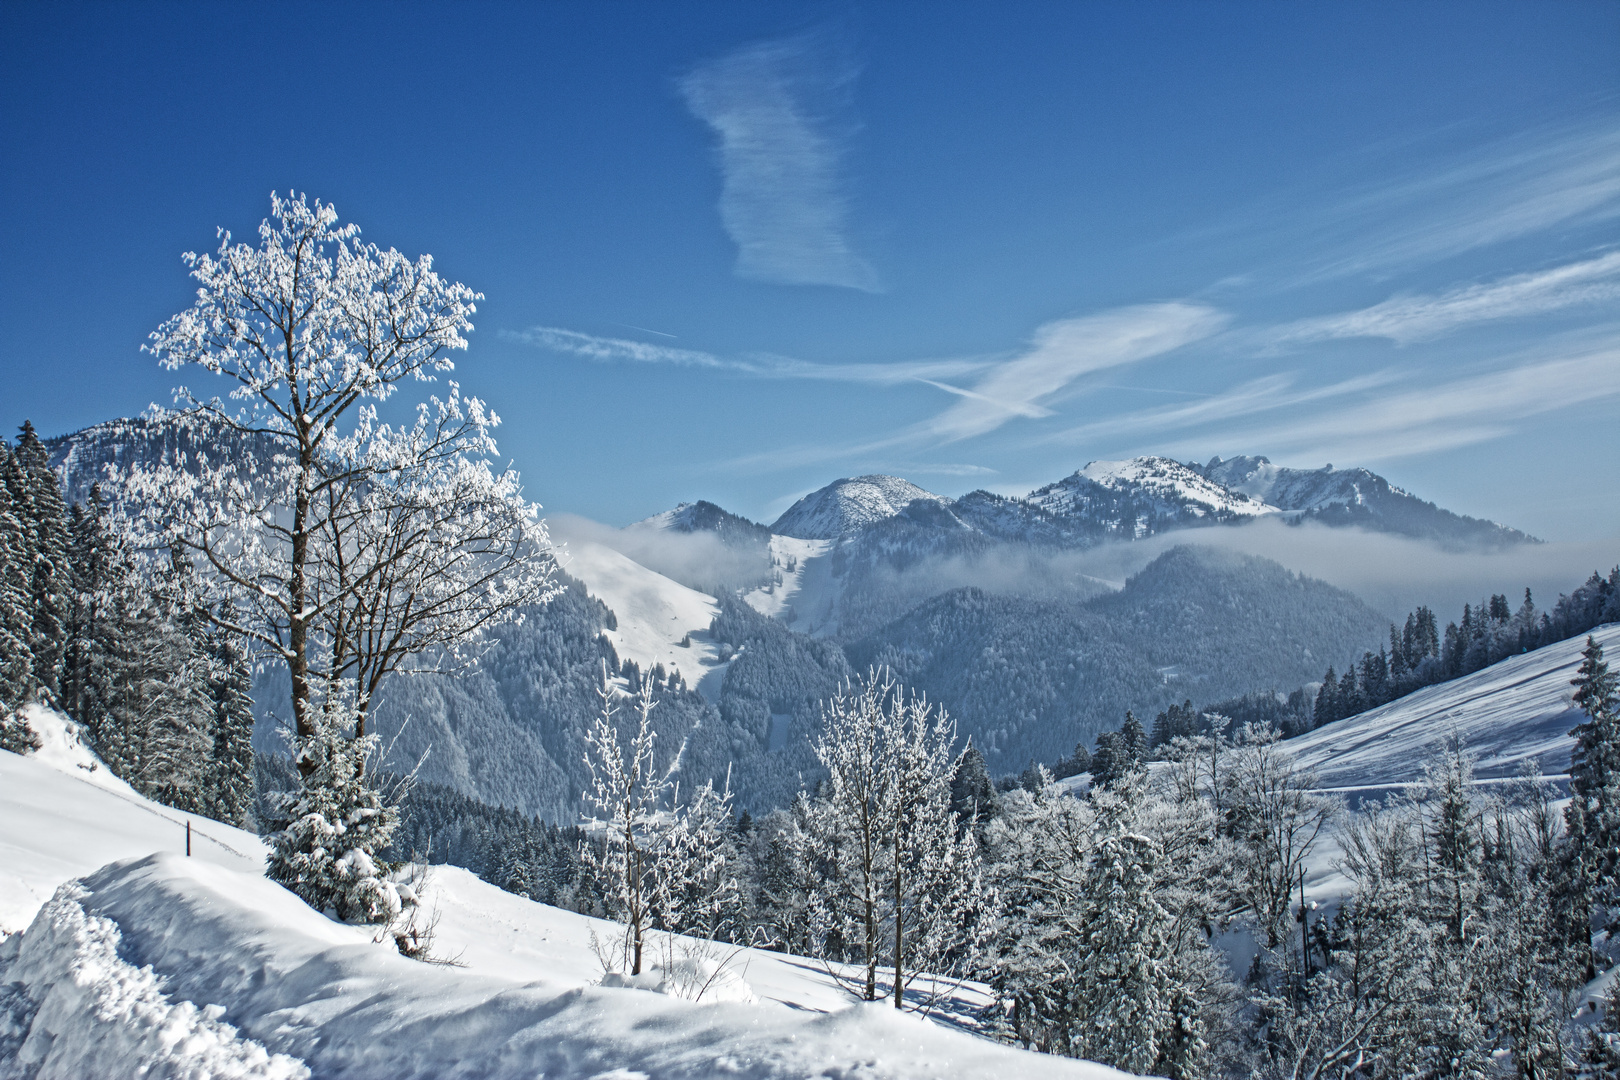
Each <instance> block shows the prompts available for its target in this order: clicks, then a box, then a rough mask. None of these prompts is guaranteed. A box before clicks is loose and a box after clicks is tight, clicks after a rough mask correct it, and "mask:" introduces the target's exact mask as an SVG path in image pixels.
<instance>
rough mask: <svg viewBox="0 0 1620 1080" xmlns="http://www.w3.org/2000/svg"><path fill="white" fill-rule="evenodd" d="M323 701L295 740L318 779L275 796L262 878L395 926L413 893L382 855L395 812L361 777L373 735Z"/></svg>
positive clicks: (346, 913)
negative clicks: (358, 730)
mask: <svg viewBox="0 0 1620 1080" xmlns="http://www.w3.org/2000/svg"><path fill="white" fill-rule="evenodd" d="M334 698H336V695H334ZM326 704H327V707H326V708H325V709H323V711H322V714H321V716H320V723H319V724H318V725H317V727H316V730H315V733H314V734H313V735H309V736H300V737H299V739H298V743H297V758H296V759H295V760H297V761H298V763H299V768H300V771H301V773H302V775H303V776H304V778H305V779H306V780H307V779H308V777H310V776H318V777H319V778H320V783H318V784H310V783H305V784H303V785H301V786H300V787H299V788H298V789H297V790H295V791H292V792H289V793H286V794H284V795H282V796H280V797H279V798H277V799H276V800H275V805H276V809H277V811H278V816H279V819H280V824H281V827H280V828H279V829H277V831H276V832H274V833H272V834H271V836H270V837H269V841H270V856H269V858H268V859H267V860H266V862H265V876H266V877H268V878H269V879H270V880H271V881H275V882H278V883H280V884H281V885H284V886H286V887H287V888H288V889H291V890H292V891H293V892H295V893H297V894H298V895H299V896H300V897H301V898H302V899H303V900H304V902H305V903H307V904H309V905H310V906H311V907H313V908H315V909H316V910H317V911H324V912H326V913H327V915H329V916H330V917H332V918H334V919H341V920H343V921H344V922H352V923H372V924H377V923H382V924H388V923H393V922H394V921H395V920H396V919H397V918H398V917H399V916H400V914H401V913H402V911H403V910H404V909H405V908H406V907H407V906H410V905H411V904H413V903H414V898H413V897H412V895H411V894H410V892H409V891H407V890H402V889H401V888H400V885H399V883H397V882H396V881H394V880H393V872H394V870H395V867H394V866H393V865H392V864H390V863H389V862H388V861H387V860H386V859H384V858H383V851H384V849H385V848H387V847H388V844H389V842H390V840H391V839H392V838H393V834H394V831H395V830H396V829H397V828H398V826H399V810H398V808H397V807H394V806H390V805H387V804H386V803H385V802H384V801H383V799H382V797H381V795H380V794H379V793H378V791H377V789H376V785H375V784H374V783H372V782H370V778H368V777H367V776H366V764H367V758H368V756H369V755H370V754H372V753H373V752H374V751H375V748H376V742H377V736H376V735H374V734H373V735H366V736H363V737H361V738H359V739H356V738H353V737H352V736H351V734H350V733H351V731H352V729H353V726H354V717H353V715H352V714H351V713H349V712H348V711H347V710H346V709H345V708H344V707H343V706H342V704H341V703H340V702H339V701H338V700H333V699H329V700H328V702H327V703H326ZM306 769H307V770H308V771H307V772H305V771H303V770H306Z"/></svg>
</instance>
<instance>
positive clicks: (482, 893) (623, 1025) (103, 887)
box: [0, 713, 1123, 1080]
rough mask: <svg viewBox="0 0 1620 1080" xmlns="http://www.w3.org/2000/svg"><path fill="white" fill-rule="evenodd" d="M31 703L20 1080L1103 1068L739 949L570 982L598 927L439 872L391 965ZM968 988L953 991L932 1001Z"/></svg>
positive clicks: (0, 778) (12, 940)
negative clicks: (672, 988)
mask: <svg viewBox="0 0 1620 1080" xmlns="http://www.w3.org/2000/svg"><path fill="white" fill-rule="evenodd" d="M31 719H32V720H33V722H34V723H35V726H36V727H39V728H41V729H43V731H44V733H45V735H46V738H47V746H46V748H45V750H43V751H42V752H41V753H40V754H38V755H30V756H28V757H18V756H17V755H14V754H10V753H6V752H0V836H3V837H4V838H5V839H4V841H3V843H4V845H5V846H4V847H0V866H3V867H4V870H3V871H0V904H3V907H0V911H3V912H4V914H3V915H0V923H3V925H4V928H5V929H6V930H8V931H11V936H10V937H9V938H7V939H6V940H5V941H4V942H3V943H0V985H8V989H9V992H8V993H7V994H6V995H5V996H3V997H0V1062H3V1061H4V1059H5V1058H7V1057H10V1058H13V1059H14V1061H15V1062H16V1063H17V1064H20V1065H22V1066H23V1067H24V1069H25V1072H26V1075H29V1076H37V1077H39V1078H41V1080H45V1078H52V1077H62V1078H66V1077H88V1076H134V1075H150V1076H180V1075H184V1076H188V1077H198V1078H204V1077H215V1076H218V1077H226V1076H229V1077H287V1078H292V1077H308V1076H315V1077H320V1076H339V1075H341V1076H368V1077H369V1076H388V1077H390V1078H409V1077H423V1078H428V1077H432V1078H439V1077H449V1076H465V1077H474V1076H476V1077H491V1078H500V1077H524V1078H529V1077H534V1076H538V1075H544V1076H546V1077H559V1078H560V1077H575V1078H579V1080H586V1078H590V1077H596V1078H605V1077H618V1078H629V1077H645V1078H647V1080H660V1078H677V1077H679V1078H696V1077H710V1076H716V1075H730V1076H741V1077H754V1078H760V1080H765V1078H776V1077H781V1078H784V1080H785V1078H788V1077H804V1076H847V1077H854V1076H860V1077H866V1078H871V1080H881V1078H890V1077H892V1078H897V1080H898V1078H911V1077H916V1078H919V1080H920V1078H923V1077H962V1078H968V1077H982V1076H1010V1075H1018V1076H1021V1077H1027V1078H1029V1080H1039V1078H1045V1077H1053V1078H1056V1077H1071V1078H1088V1080H1104V1078H1107V1077H1118V1076H1122V1075H1123V1074H1120V1073H1117V1072H1115V1071H1113V1070H1111V1069H1107V1068H1104V1067H1102V1066H1098V1065H1092V1064H1088V1063H1085V1062H1078V1061H1073V1060H1069V1059H1064V1058H1057V1057H1047V1056H1044V1055H1036V1054H1028V1053H1025V1052H1023V1051H1018V1050H1014V1049H1011V1048H1009V1047H1005V1046H1002V1045H999V1044H995V1043H991V1042H989V1041H987V1040H984V1039H981V1038H978V1037H976V1036H974V1035H971V1034H968V1033H965V1032H962V1031H954V1030H950V1029H948V1028H947V1027H944V1026H941V1025H940V1024H938V1023H934V1022H930V1021H928V1020H924V1019H921V1018H919V1017H917V1016H915V1015H911V1014H906V1015H899V1014H896V1013H895V1011H894V1010H893V1009H892V1008H891V1007H889V1006H888V1005H887V1004H877V1005H855V1006H851V1005H850V1003H849V999H848V998H847V996H846V995H844V994H843V993H842V992H841V991H840V990H838V989H837V988H836V986H835V985H833V983H832V981H831V980H830V979H829V978H828V976H827V975H826V974H825V972H824V971H822V970H821V968H820V967H819V965H817V964H814V963H812V962H808V961H804V960H800V959H798V958H795V957H790V956H783V955H778V954H772V953H756V952H745V953H742V954H739V955H738V956H737V958H736V959H735V960H734V961H733V962H732V963H731V965H730V970H732V971H734V972H735V973H736V974H737V975H738V976H740V978H737V979H733V980H731V981H730V990H731V993H730V994H728V995H725V996H723V999H722V1000H719V1001H716V1002H714V1003H696V1004H694V1003H692V1002H690V1001H686V1000H681V999H680V998H679V997H676V996H670V995H667V994H662V993H653V992H648V991H646V990H641V989H629V988H625V989H618V988H608V987H602V986H597V985H592V984H594V983H595V982H596V981H597V980H598V979H599V977H600V967H599V965H598V964H597V962H596V960H595V957H594V954H593V953H592V951H591V947H590V935H591V933H592V931H593V930H594V931H596V932H597V933H598V934H602V933H604V932H605V931H606V930H607V929H608V926H607V925H606V924H603V923H601V922H599V921H597V920H593V919H588V918H586V917H585V916H581V915H576V914H573V913H571V912H566V911H561V910H559V909H556V908H550V907H546V906H544V905H541V904H536V903H533V902H531V901H528V900H524V899H522V898H520V897H517V896H513V895H511V894H509V893H505V892H502V891H500V890H498V889H496V888H494V887H493V886H490V885H487V884H485V883H484V882H482V881H480V880H478V879H477V878H476V877H474V876H473V875H471V874H469V873H467V872H466V871H463V870H458V869H454V868H448V867H445V868H439V869H437V870H436V871H435V873H434V878H433V881H432V883H431V884H430V886H429V888H428V890H427V893H426V898H427V903H428V904H429V905H430V906H433V907H436V908H437V910H438V912H439V914H440V915H441V921H440V923H439V925H438V939H437V940H438V946H437V951H438V952H439V953H440V954H442V955H444V956H447V957H451V958H454V959H455V960H456V965H455V966H433V965H426V964H421V963H418V962H416V961H411V960H407V959H405V958H403V957H401V956H399V955H398V954H397V953H396V952H395V951H394V950H393V948H392V945H391V944H386V945H379V944H376V943H375V942H374V941H373V935H372V934H371V932H369V931H367V930H365V929H362V928H358V927H352V926H346V925H343V924H339V923H335V922H333V921H331V920H329V919H327V918H325V917H324V916H322V915H320V914H318V913H316V912H314V911H312V910H311V909H310V908H308V907H307V906H305V905H304V904H303V903H301V902H300V901H298V900H297V899H295V898H294V897H293V896H292V894H290V893H288V892H286V891H285V890H283V889H281V888H280V887H279V886H276V885H274V884H272V883H270V882H269V881H267V880H265V879H264V878H263V877H262V876H261V874H260V873H259V867H260V865H261V863H262V858H263V848H262V847H261V846H260V843H259V841H258V840H257V838H256V837H252V836H250V835H248V834H246V833H242V832H240V831H238V830H235V829H230V828H228V827H226V826H222V825H219V824H217V823H214V822H208V821H206V820H203V819H193V822H194V824H193V852H194V854H193V857H191V858H187V857H186V856H185V855H184V850H185V848H184V844H185V829H184V820H185V815H181V814H178V813H176V812H175V811H172V810H168V809H166V808H164V807H160V806H156V805H155V804H152V803H149V802H147V801H146V800H144V799H141V798H140V797H139V796H136V795H134V794H133V793H132V792H129V791H128V790H127V789H121V786H120V785H119V783H118V782H117V781H110V782H109V780H108V779H107V778H106V776H105V769H104V768H100V769H97V770H96V771H94V772H92V771H90V769H89V766H90V765H91V764H93V763H94V759H93V758H92V757H91V756H90V755H89V754H88V752H87V751H84V750H83V748H82V747H78V746H76V745H75V744H74V742H73V741H72V739H71V738H70V737H69V733H68V729H67V726H66V725H65V724H64V723H63V722H62V721H60V720H59V719H55V718H53V717H51V716H50V715H48V714H42V713H35V714H34V715H33V716H31ZM103 864H108V865H103ZM73 878H81V879H82V880H81V881H79V882H78V883H76V884H67V883H68V882H70V881H71V879H73ZM59 887H60V888H59ZM53 894H54V896H53ZM36 912H37V916H36ZM30 920H31V922H30ZM24 925H27V927H28V928H27V930H26V932H24V933H21V934H18V933H16V931H17V930H19V929H21V928H22V927H23V926H24ZM19 991H20V992H19ZM750 997H751V998H753V999H754V1000H753V1002H752V1003H749V1002H747V1001H746V1000H737V999H739V998H744V999H746V998H750ZM724 998H729V999H730V1000H725V999H724ZM983 1001H984V998H983V996H982V993H979V992H976V991H975V990H974V989H973V988H971V987H968V988H964V989H962V990H959V991H957V993H956V997H955V998H954V999H953V1001H951V1002H947V1003H946V1007H945V1015H947V1016H949V1015H953V1014H954V1015H959V1016H961V1015H965V1014H966V1012H967V1011H970V1010H971V1009H973V1008H975V1007H976V1006H978V1005H981V1004H983ZM953 1006H954V1008H953ZM36 1070H37V1071H36Z"/></svg>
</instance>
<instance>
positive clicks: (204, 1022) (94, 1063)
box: [0, 882, 309, 1080]
mask: <svg viewBox="0 0 1620 1080" xmlns="http://www.w3.org/2000/svg"><path fill="white" fill-rule="evenodd" d="M88 896H89V893H88V892H87V891H86V890H85V889H84V888H82V887H81V886H79V885H78V884H76V883H71V882H70V883H69V884H67V885H64V886H62V888H60V889H59V890H57V893H56V896H55V897H53V898H52V899H51V901H50V903H48V904H46V905H45V907H44V908H42V909H41V910H40V913H39V915H38V916H37V917H36V918H35V919H34V923H33V925H32V926H31V927H29V929H28V932H27V934H25V935H22V936H20V937H17V936H14V937H11V938H9V939H7V940H6V941H5V943H4V944H0V1076H3V1077H10V1076H23V1077H28V1078H30V1080H53V1078H57V1077H61V1078H63V1080H77V1078H82V1077H90V1076H98V1077H108V1078H111V1077H121V1076H140V1077H146V1078H150V1080H165V1078H171V1077H172V1078H175V1080H190V1078H198V1080H201V1078H205V1077H243V1078H247V1077H262V1078H265V1080H297V1078H302V1077H308V1076H309V1069H307V1068H306V1067H305V1066H304V1064H303V1063H302V1062H300V1061H297V1060H296V1059H294V1058H291V1057H287V1056H286V1055H283V1054H274V1055H272V1054H270V1053H268V1052H267V1051H266V1050H265V1048H264V1047H263V1046H261V1045H259V1044H258V1043H256V1042H253V1041H252V1040H249V1039H242V1038H240V1037H238V1035H237V1031H236V1028H234V1027H232V1026H231V1025H230V1024H227V1023H224V1022H222V1021H221V1020H220V1016H221V1015H222V1014H223V1012H224V1010H223V1009H221V1008H220V1007H218V1006H215V1005H209V1006H206V1007H204V1008H202V1009H199V1008H197V1006H196V1005H195V1004H193V1003H192V1002H190V1001H172V1000H170V998H169V997H168V996H167V995H166V994H165V993H164V992H163V980H162V979H161V978H160V977H159V976H158V975H157V974H156V973H155V972H154V971H153V970H152V969H151V968H150V967H142V968H136V967H134V966H133V965H131V964H128V963H126V962H125V961H124V960H123V959H121V958H120V957H119V954H118V947H119V939H120V935H119V931H118V927H117V926H116V925H115V924H114V923H113V921H112V920H111V919H107V918H103V917H100V916H95V915H90V914H88V913H86V911H85V910H84V907H83V901H84V900H85V899H86V898H88Z"/></svg>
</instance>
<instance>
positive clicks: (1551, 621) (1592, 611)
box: [1313, 566, 1620, 726]
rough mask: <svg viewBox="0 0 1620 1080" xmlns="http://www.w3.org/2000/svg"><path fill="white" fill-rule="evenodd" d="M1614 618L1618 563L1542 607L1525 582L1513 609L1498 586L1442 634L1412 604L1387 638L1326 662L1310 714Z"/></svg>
mask: <svg viewBox="0 0 1620 1080" xmlns="http://www.w3.org/2000/svg"><path fill="white" fill-rule="evenodd" d="M1615 621H1620V566H1617V567H1615V568H1614V569H1613V570H1610V571H1609V575H1608V577H1606V578H1605V577H1603V576H1602V575H1601V574H1598V573H1593V574H1592V576H1591V577H1590V578H1588V579H1587V580H1586V581H1585V582H1584V583H1583V584H1582V585H1580V586H1579V587H1578V588H1576V589H1575V591H1574V592H1572V593H1571V594H1570V595H1568V596H1560V597H1559V598H1558V602H1557V603H1556V604H1554V605H1553V609H1552V610H1551V611H1548V612H1537V610H1536V605H1535V603H1534V601H1533V600H1532V599H1531V597H1530V590H1529V589H1526V590H1524V602H1523V603H1522V604H1520V605H1519V606H1518V608H1517V609H1515V608H1513V607H1511V606H1510V605H1509V603H1508V598H1507V597H1506V596H1504V595H1501V594H1498V595H1496V596H1493V597H1491V598H1490V599H1489V600H1487V601H1481V602H1480V603H1479V604H1478V605H1477V606H1476V605H1472V604H1464V605H1463V611H1462V618H1461V620H1459V621H1458V622H1453V623H1448V624H1447V625H1446V629H1445V633H1444V634H1443V635H1442V634H1441V633H1440V632H1439V631H1438V629H1437V623H1436V620H1435V615H1434V612H1433V611H1430V610H1429V609H1428V608H1427V607H1419V608H1418V609H1417V610H1416V611H1414V612H1412V613H1411V614H1410V615H1408V616H1407V617H1406V622H1405V624H1404V625H1402V626H1399V627H1397V626H1396V625H1395V624H1393V623H1391V624H1390V627H1389V644H1388V645H1387V646H1382V647H1380V648H1379V650H1378V652H1376V653H1374V652H1370V651H1369V652H1366V653H1363V654H1362V657H1361V661H1360V662H1359V663H1357V664H1352V665H1350V666H1347V667H1346V668H1345V670H1344V673H1343V674H1342V675H1340V674H1338V673H1337V672H1335V671H1334V669H1333V668H1332V667H1329V668H1328V670H1327V674H1325V675H1324V676H1323V677H1322V687H1321V689H1320V690H1318V691H1317V695H1316V702H1315V708H1314V710H1313V722H1314V724H1315V725H1316V726H1320V725H1322V724H1326V723H1330V722H1332V721H1334V720H1342V719H1344V718H1345V717H1347V716H1354V715H1355V714H1357V713H1360V712H1365V711H1366V710H1368V709H1372V708H1376V707H1377V706H1379V705H1383V704H1385V703H1386V702H1390V701H1394V700H1395V699H1396V698H1399V697H1404V696H1405V695H1407V694H1410V693H1411V692H1412V691H1414V690H1421V689H1422V688H1423V687H1425V686H1434V685H1435V684H1437V683H1443V682H1449V681H1451V680H1452V679H1459V678H1461V677H1462V676H1464V675H1470V674H1472V673H1474V672H1476V671H1479V670H1480V669H1482V668H1485V667H1489V666H1490V665H1491V664H1494V663H1496V662H1498V661H1500V660H1504V659H1506V658H1507V657H1509V656H1515V655H1518V654H1520V653H1527V652H1531V651H1533V650H1536V649H1539V648H1542V647H1543V646H1546V645H1551V644H1553V643H1555V642H1559V641H1565V640H1568V639H1569V638H1572V637H1576V636H1577V635H1580V634H1584V633H1586V632H1587V631H1589V630H1591V629H1592V628H1594V627H1597V626H1601V625H1602V624H1604V623H1609V622H1615Z"/></svg>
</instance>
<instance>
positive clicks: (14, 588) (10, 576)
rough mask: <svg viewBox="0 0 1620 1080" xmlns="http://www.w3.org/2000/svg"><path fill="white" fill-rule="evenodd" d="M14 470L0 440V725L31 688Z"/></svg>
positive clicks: (29, 599)
mask: <svg viewBox="0 0 1620 1080" xmlns="http://www.w3.org/2000/svg"><path fill="white" fill-rule="evenodd" d="M16 469H17V463H16V458H15V457H14V455H13V454H12V452H11V447H10V446H8V445H7V444H6V442H5V440H4V439H0V723H3V722H6V721H5V720H4V717H6V716H8V715H9V714H10V713H11V711H12V710H13V709H15V708H16V707H17V706H19V705H21V704H22V702H23V699H24V698H25V697H26V696H27V694H28V691H29V689H30V688H31V687H32V686H33V654H32V653H31V651H30V631H31V628H32V623H33V615H32V607H33V588H32V579H31V575H30V573H29V567H30V565H31V564H30V561H29V555H28V550H29V545H28V537H27V533H26V530H25V526H24V521H25V520H26V513H25V511H24V509H23V507H22V505H21V504H20V503H19V502H18V500H17V498H16V496H15V495H13V493H12V492H13V489H14V488H15V487H18V486H20V485H17V484H14V483H13V481H12V479H11V477H12V474H13V473H14V472H15V471H16ZM19 745H21V744H20V742H19Z"/></svg>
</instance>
